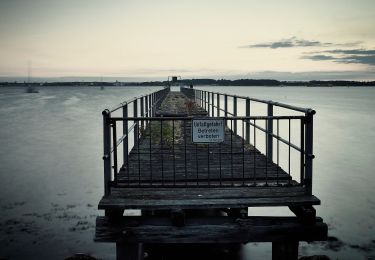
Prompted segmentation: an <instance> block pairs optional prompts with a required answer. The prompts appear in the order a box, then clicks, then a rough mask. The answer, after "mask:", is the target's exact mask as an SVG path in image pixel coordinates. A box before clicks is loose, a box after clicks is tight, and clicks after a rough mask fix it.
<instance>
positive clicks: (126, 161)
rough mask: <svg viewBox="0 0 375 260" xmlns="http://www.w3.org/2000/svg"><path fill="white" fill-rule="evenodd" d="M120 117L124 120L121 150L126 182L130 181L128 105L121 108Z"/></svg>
mask: <svg viewBox="0 0 375 260" xmlns="http://www.w3.org/2000/svg"><path fill="white" fill-rule="evenodd" d="M122 117H123V118H124V120H123V121H122V134H123V135H124V136H125V138H124V141H123V144H122V149H123V163H124V170H125V171H126V173H127V175H128V181H129V180H130V176H129V135H128V131H129V130H128V128H129V121H128V119H127V118H128V104H127V103H125V104H124V105H123V106H122Z"/></svg>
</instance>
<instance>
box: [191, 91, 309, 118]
mask: <svg viewBox="0 0 375 260" xmlns="http://www.w3.org/2000/svg"><path fill="white" fill-rule="evenodd" d="M198 90H200V91H206V90H201V89H198ZM206 92H207V93H211V94H216V95H222V96H224V95H226V96H228V97H233V98H234V97H235V98H240V99H245V100H246V99H248V100H251V101H255V102H259V103H264V104H270V105H274V106H278V107H283V108H287V109H291V110H294V111H298V112H303V113H312V114H315V110H313V109H311V108H303V107H298V106H293V105H288V104H285V103H281V102H275V101H272V100H264V99H259V98H253V97H245V96H238V95H233V94H227V93H219V92H215V91H206ZM206 103H207V101H206ZM214 107H216V106H214Z"/></svg>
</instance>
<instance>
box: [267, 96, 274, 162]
mask: <svg viewBox="0 0 375 260" xmlns="http://www.w3.org/2000/svg"><path fill="white" fill-rule="evenodd" d="M267 116H269V117H272V116H273V104H272V103H268V105H267ZM267 121H268V122H267V135H268V136H267V157H268V158H267V159H268V160H269V161H270V162H272V158H273V157H272V156H273V150H272V148H273V137H272V134H273V120H272V118H271V119H268V120H267Z"/></svg>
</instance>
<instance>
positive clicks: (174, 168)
mask: <svg viewBox="0 0 375 260" xmlns="http://www.w3.org/2000/svg"><path fill="white" fill-rule="evenodd" d="M174 121H175V120H174V119H173V120H172V150H173V186H176V159H175V157H176V156H175V150H174Z"/></svg>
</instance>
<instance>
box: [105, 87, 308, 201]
mask: <svg viewBox="0 0 375 260" xmlns="http://www.w3.org/2000/svg"><path fill="white" fill-rule="evenodd" d="M168 92H169V89H163V90H160V91H158V92H154V93H152V94H150V95H146V96H142V97H140V98H135V99H133V100H131V101H128V102H125V103H122V104H120V105H119V106H117V107H116V108H114V109H112V110H105V111H103V119H104V157H103V159H104V182H105V195H109V194H110V185H111V184H115V185H125V186H131V187H197V186H199V187H215V186H218V187H221V186H228V185H229V186H258V184H259V183H261V184H262V185H264V186H272V185H276V186H279V185H300V186H303V187H304V188H305V192H306V194H307V195H311V194H312V160H313V158H314V155H313V115H314V114H315V111H314V110H312V109H305V108H300V107H295V106H291V105H287V104H283V103H277V102H273V101H266V100H261V99H255V98H249V97H242V96H236V95H229V94H222V93H217V92H209V91H204V90H199V89H188V88H181V92H182V93H184V94H185V95H186V96H188V97H189V98H191V99H192V100H194V101H195V103H196V105H199V106H201V107H203V108H205V109H206V110H207V112H208V116H211V117H220V118H223V119H224V120H225V121H226V126H227V129H226V137H227V139H226V140H225V141H224V142H223V143H217V144H206V145H202V144H195V143H192V141H191V119H192V118H193V117H192V116H185V117H156V116H155V115H156V113H155V112H156V110H157V109H158V108H159V107H160V104H161V102H162V101H163V100H164V98H165V97H166V94H167V93H168ZM241 100H242V102H239V101H241ZM131 103H132V104H133V115H129V113H128V108H129V105H130V104H131ZM255 103H258V104H264V105H266V107H267V114H266V115H262V116H255V115H252V113H251V112H252V110H251V106H252V104H255ZM238 105H240V106H238ZM275 107H281V108H283V109H286V111H287V112H288V111H297V112H300V113H302V114H301V115H286V116H275V115H274V108H275ZM121 108H122V111H123V114H122V116H118V117H113V116H111V113H113V112H114V111H116V110H118V109H121ZM239 111H245V115H243V116H239ZM121 122H122V128H123V135H122V136H121V137H120V138H119V139H117V127H116V125H118V124H120V123H121ZM291 125H297V126H298V129H299V130H298V131H295V129H294V128H292V127H291ZM111 129H112V132H111ZM131 131H133V132H134V133H133V134H134V136H133V140H134V142H133V143H134V145H133V146H132V145H131V144H130V142H129V141H130V140H129V135H130V133H131ZM294 132H297V133H298V134H299V136H298V138H297V139H298V141H299V142H297V143H296V142H294V141H292V138H291V135H292V134H294ZM283 133H284V135H283ZM111 134H112V138H111ZM261 138H263V140H262V139H261ZM263 141H264V142H263ZM121 143H123V149H122V152H123V165H122V167H121V169H120V170H119V168H118V146H119V145H120V144H121ZM262 143H264V146H263V150H264V155H263V154H261V153H260V152H259V151H258V150H261V148H262V145H261V144H262ZM281 145H284V146H285V147H286V150H285V149H284V151H282V148H281ZM293 151H294V152H295V153H297V156H298V165H297V166H298V167H297V168H298V169H299V173H298V174H297V175H298V177H299V182H297V181H296V180H294V179H296V178H293V179H292V172H293V171H292V166H296V160H295V161H294V162H293V163H292V162H291V159H292V158H291V157H292V152H293ZM111 154H113V156H111ZM296 158H297V157H296ZM282 159H284V161H286V163H285V164H284V167H282ZM282 168H284V169H285V170H283V169H282ZM112 172H113V177H112Z"/></svg>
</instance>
